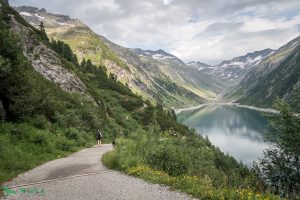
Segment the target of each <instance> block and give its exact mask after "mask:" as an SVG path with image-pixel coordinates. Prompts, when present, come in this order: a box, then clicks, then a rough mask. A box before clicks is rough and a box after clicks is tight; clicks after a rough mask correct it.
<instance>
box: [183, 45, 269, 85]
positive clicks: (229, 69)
mask: <svg viewBox="0 0 300 200" xmlns="http://www.w3.org/2000/svg"><path fill="white" fill-rule="evenodd" d="M272 53H274V50H272V49H264V50H261V51H255V52H252V53H248V54H246V55H244V56H239V57H236V58H233V59H231V60H227V61H223V62H221V63H220V64H218V65H215V66H210V65H207V64H204V63H201V62H189V63H187V64H188V65H190V66H192V67H194V68H196V69H198V70H199V71H201V72H203V73H205V74H208V75H211V76H214V77H217V78H219V79H221V80H222V81H224V84H225V85H227V86H233V85H237V84H238V83H239V81H240V80H242V79H243V77H244V76H245V75H246V74H247V73H248V72H249V71H250V70H251V68H253V67H255V66H257V65H258V64H259V63H260V62H261V61H262V60H263V59H264V58H265V57H267V56H269V55H271V54H272Z"/></svg>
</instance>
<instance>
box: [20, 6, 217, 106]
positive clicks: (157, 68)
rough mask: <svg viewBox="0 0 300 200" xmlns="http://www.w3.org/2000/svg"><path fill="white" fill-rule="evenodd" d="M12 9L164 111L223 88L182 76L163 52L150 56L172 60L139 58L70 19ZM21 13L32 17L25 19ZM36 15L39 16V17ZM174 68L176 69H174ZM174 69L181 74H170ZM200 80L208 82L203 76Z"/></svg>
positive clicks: (196, 101)
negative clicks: (162, 107)
mask: <svg viewBox="0 0 300 200" xmlns="http://www.w3.org/2000/svg"><path fill="white" fill-rule="evenodd" d="M15 9H16V10H17V11H18V12H19V13H21V14H22V12H23V17H24V18H25V19H26V20H27V21H28V22H30V23H31V24H32V25H34V26H38V25H39V23H40V21H43V22H44V24H45V28H46V32H47V33H48V35H49V37H50V38H53V39H56V40H62V41H64V42H66V43H68V44H69V45H70V47H71V48H72V50H73V51H74V52H75V53H76V54H77V56H78V58H79V60H80V61H81V60H82V58H83V56H84V57H85V58H87V59H91V61H92V62H93V63H94V64H97V65H105V66H106V67H107V69H108V72H109V73H113V74H115V75H116V76H117V79H118V80H119V81H121V82H122V83H124V84H127V85H128V86H129V88H131V89H132V90H133V91H134V92H136V93H137V94H140V95H142V96H144V97H145V98H147V99H149V100H150V101H156V102H159V103H162V104H164V105H165V106H167V107H173V106H175V107H176V106H177V107H184V106H191V105H197V104H199V103H202V102H205V101H207V100H209V99H213V98H215V96H216V93H217V91H216V90H221V89H222V85H221V84H220V83H218V82H216V81H214V80H213V79H212V78H210V83H212V84H206V82H205V81H202V80H200V78H198V77H196V76H195V75H194V78H193V80H192V81H190V80H189V78H187V75H186V74H185V73H184V69H187V68H186V65H185V64H184V63H183V62H182V61H181V60H180V59H179V58H177V57H175V56H173V55H171V54H168V53H166V52H165V51H163V50H157V51H153V53H154V52H156V54H157V55H162V54H164V55H165V56H168V57H169V58H172V59H174V60H170V62H168V63H167V62H162V61H164V60H160V58H163V57H162V56H160V57H159V56H158V57H156V59H153V58H151V60H149V59H146V58H145V57H140V56H138V55H137V54H136V52H137V50H132V49H128V48H125V47H122V46H120V45H117V44H115V43H113V42H111V41H109V40H108V39H106V38H105V37H103V36H101V35H99V34H96V33H94V32H92V30H91V29H90V28H88V27H87V26H86V25H84V24H83V23H79V22H78V21H71V20H72V19H70V18H69V17H62V18H61V19H60V18H59V17H60V16H61V15H57V14H48V15H49V16H47V13H45V10H44V9H40V10H41V11H40V10H39V9H35V8H34V9H33V8H29V9H28V8H27V7H17V8H15ZM24 12H27V13H28V12H32V13H29V14H25V15H24ZM36 12H38V13H36ZM39 12H40V13H39ZM36 14H40V15H42V16H40V17H39V15H38V16H36ZM41 17H43V18H41ZM79 38H80V39H79ZM79 40H80V42H79ZM148 53H150V51H148ZM153 61H155V62H153ZM149 62H151V63H149ZM175 65H178V66H177V67H175ZM181 68H184V69H181ZM175 69H176V70H179V71H180V73H175V74H174V73H173V72H170V70H175ZM188 70H189V71H191V70H190V69H188ZM188 73H191V72H188ZM176 74H177V75H176ZM179 74H180V75H179ZM201 79H207V78H206V76H204V74H203V75H202V77H201ZM199 81H200V82H199ZM194 82H196V83H194ZM210 85H212V88H211V87H210Z"/></svg>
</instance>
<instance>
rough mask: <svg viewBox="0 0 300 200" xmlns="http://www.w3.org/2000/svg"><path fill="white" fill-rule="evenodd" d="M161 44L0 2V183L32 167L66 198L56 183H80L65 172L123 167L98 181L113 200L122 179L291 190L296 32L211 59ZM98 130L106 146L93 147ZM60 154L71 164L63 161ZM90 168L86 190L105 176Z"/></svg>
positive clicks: (217, 189)
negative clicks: (132, 41) (133, 41)
mask: <svg viewBox="0 0 300 200" xmlns="http://www.w3.org/2000/svg"><path fill="white" fill-rule="evenodd" d="M114 3H120V2H119V1H115V2H114ZM172 3H177V2H173V1H170V2H164V3H163V6H165V7H168V4H172ZM74 4H75V2H74ZM87 4H88V3H87ZM100 4H101V3H100ZM116 8H118V7H116ZM63 13H64V12H63ZM103 13H104V14H105V12H103ZM103 13H100V14H103ZM106 14H107V13H106ZM123 17H125V15H123ZM164 19H165V18H164ZM166 20H168V19H166ZM175 21H176V20H175ZM187 23H188V24H187V26H193V25H195V22H194V21H193V20H192V19H188V22H187ZM242 24H243V23H240V24H239V25H241V26H242ZM218 25H220V24H212V26H210V25H209V26H207V31H208V32H210V29H211V28H212V29H214V27H215V26H218ZM221 25H222V26H223V25H224V24H221ZM148 28H149V27H148ZM167 28H168V27H166V29H167ZM181 28H182V29H185V28H186V27H181ZM248 28H249V27H248ZM189 30H191V29H189ZM213 32H214V31H213ZM210 33H211V32H210ZM152 34H154V33H152ZM218 34H219V33H218ZM171 36H172V37H174V35H173V34H170V37H171ZM182 36H183V38H185V35H182ZM200 36H201V34H200V35H199V34H198V33H197V34H195V35H194V36H193V40H194V39H195V38H197V37H198V38H199V37H200ZM222 37H223V36H222V34H221V33H220V34H219V35H218V37H217V38H216V40H214V41H210V42H209V43H208V44H209V45H213V44H214V42H216V41H218V40H219V39H220V38H222ZM182 40H183V39H182ZM191 40H192V39H191ZM196 40H197V39H196ZM174 41H176V42H178V40H174ZM179 41H180V42H183V41H181V39H180V40H179ZM151 42H152V41H151ZM156 47H157V46H156ZM173 47H174V46H173ZM160 48H162V47H158V48H156V49H152V50H147V49H146V48H145V49H142V48H139V47H138V46H137V47H134V48H128V47H125V45H124V46H122V45H119V44H117V43H115V42H113V41H111V40H110V39H109V37H104V36H103V35H101V33H98V32H96V31H94V27H92V26H91V27H89V26H88V25H86V24H85V23H84V22H83V21H81V20H80V19H74V18H72V16H68V15H65V14H55V13H50V12H49V11H47V10H46V9H44V8H36V7H31V6H15V7H11V6H10V5H9V2H8V1H6V0H0V67H1V68H0V79H1V83H0V121H1V122H0V163H1V164H0V184H1V185H4V186H7V187H9V186H12V187H18V186H16V185H14V184H12V183H14V182H18V181H21V182H22V177H25V178H26V177H27V175H28V171H29V170H32V171H30V173H29V175H30V176H28V177H27V178H26V180H25V179H24V180H25V182H26V183H28V184H35V183H33V182H32V181H31V180H34V181H36V183H37V184H41V183H42V182H40V181H53V180H54V179H55V181H58V183H59V184H53V183H49V184H45V187H46V186H47V187H46V188H47V189H49V196H45V197H46V198H49V199H56V198H62V199H63V198H64V197H62V196H60V195H57V194H63V195H66V197H65V199H70V198H73V197H74V195H73V192H74V191H73V190H72V189H71V188H70V187H69V188H68V187H66V185H68V184H73V183H74V184H76V185H77V186H78V185H82V183H81V182H80V181H75V180H73V181H72V180H67V181H65V182H64V181H63V180H64V179H69V178H70V177H69V176H72V175H75V176H76V178H77V176H78V177H80V176H85V174H84V172H85V170H87V171H86V172H91V171H90V170H92V173H94V172H95V173H98V172H97V170H96V171H94V169H96V168H97V169H98V168H99V166H100V168H101V170H104V171H106V170H108V169H110V170H109V171H111V172H114V173H115V174H119V172H117V171H120V172H122V175H120V176H119V175H118V176H116V177H117V179H116V180H114V183H117V182H118V180H119V179H120V180H125V181H124V183H123V184H120V185H117V186H112V185H108V187H103V188H102V189H103V190H101V191H103V192H104V193H105V195H106V196H107V197H108V198H111V199H113V198H114V197H112V195H111V193H112V192H113V191H114V190H116V191H117V192H116V195H117V197H116V199H122V194H124V190H127V189H126V187H128V185H126V182H127V181H128V182H131V181H132V183H134V184H137V188H143V190H145V191H146V193H147V188H152V189H151V191H149V193H147V194H149V195H146V196H148V197H149V199H155V198H157V193H159V194H161V195H162V196H164V195H167V196H168V197H166V199H172V196H174V197H178V198H179V199H185V198H189V197H191V198H199V199H228V200H231V199H234V200H239V199H257V200H258V199H270V200H279V199H282V198H287V199H297V195H298V194H299V191H300V189H299V185H298V179H297V178H299V175H300V173H299V170H298V169H299V167H298V166H300V165H299V159H298V158H299V152H300V151H299V146H300V145H299V142H300V135H299V130H300V126H299V124H300V123H299V118H298V117H297V116H298V115H295V114H294V113H300V104H299V100H300V36H299V37H296V38H294V39H293V40H291V41H290V42H288V43H286V44H284V45H283V46H281V47H279V48H272V49H271V48H266V49H262V50H257V51H252V52H249V53H245V54H244V55H241V56H237V57H234V58H232V59H231V58H226V59H225V60H224V61H221V62H219V63H218V64H214V65H209V64H206V63H204V62H202V61H201V59H199V60H200V61H199V60H196V59H195V61H193V59H191V58H188V59H187V55H188V54H180V53H178V52H179V51H176V48H170V49H171V50H170V49H169V50H170V52H172V53H169V52H167V51H165V50H162V49H160ZM215 48H216V55H215V56H216V57H217V56H220V54H217V48H218V47H217V46H215ZM237 48H241V47H240V46H239V47H237ZM264 48H265V47H264ZM193 49H197V48H196V47H192V48H191V47H190V48H187V51H189V50H193ZM233 49H234V47H232V48H231V47H230V48H229V49H228V51H231V50H233ZM245 49H246V47H245ZM177 50H178V49H177ZM226 50H227V49H226ZM226 50H225V49H224V51H226ZM208 51H209V50H208ZM198 53H199V54H200V53H203V54H205V53H207V52H203V51H202V52H200V51H199V52H198ZM228 53H230V52H228ZM175 55H178V56H175ZM181 55H182V56H183V58H184V59H181V58H180V57H181ZM191 55H193V54H191ZM206 55H207V54H206ZM222 55H223V54H222ZM224 55H225V54H224ZM209 57H210V56H209ZM194 58H197V56H194ZM207 60H212V59H207ZM99 129H100V130H101V132H102V133H103V141H102V142H103V143H105V145H104V146H100V145H99V146H94V143H95V132H96V130H99ZM110 143H112V145H111V144H110ZM78 151H79V152H78ZM75 152H78V153H75ZM73 153H75V154H73ZM70 154H72V155H71V156H70ZM89 156H91V158H92V160H90V161H92V162H91V163H90V164H91V165H90V166H87V165H88V164H86V162H87V163H88V162H89V160H88V158H89ZM62 157H65V158H62ZM69 159H71V160H72V162H74V163H75V164H74V163H72V166H68V164H67V163H65V162H64V160H66V161H67V160H69ZM272 159H275V160H276V163H275V164H274V162H273V163H272V164H271V165H272V166H271V165H269V162H271V161H272ZM51 160H53V161H51ZM48 161H50V162H48ZM253 161H255V163H253ZM46 162H47V163H46ZM43 163H46V164H45V165H42V168H43V166H49V163H50V166H51V163H58V164H57V165H55V167H54V168H53V167H50V171H49V173H48V175H47V176H48V177H44V176H43V175H42V176H39V167H37V166H39V165H41V164H43ZM76 163H77V164H78V165H76ZM250 163H251V165H250ZM273 165H274V166H275V168H272V167H273ZM270 166H271V167H270ZM60 167H61V168H60ZM276 167H278V168H276ZM107 168H108V169H107ZM266 169H267V170H266ZM269 169H272V170H274V171H270V170H269ZM268 170H269V171H268ZM24 172H25V173H24ZM114 173H112V174H107V175H106V176H107V178H108V179H113V175H114ZM26 174H27V175H26ZM92 175H95V174H92ZM277 175H278V177H279V175H280V177H279V178H278V177H277ZM17 176H19V177H17ZM130 176H133V177H137V178H141V179H144V180H146V181H149V182H150V183H147V184H145V182H143V181H142V180H139V179H134V178H133V177H130ZM32 177H37V179H35V178H33V179H32ZM41 177H42V178H41ZM95 177H96V178H97V181H92V180H91V178H84V177H83V178H80V179H78V180H81V181H82V180H84V181H86V182H85V183H84V186H85V187H86V188H92V189H91V190H90V189H88V190H89V191H91V192H89V195H90V194H91V193H93V195H91V197H92V198H93V199H97V198H99V196H98V195H97V192H96V191H98V192H99V191H100V190H97V184H96V183H98V184H103V181H102V180H101V175H99V174H97V175H95ZM274 177H276V179H274ZM287 177H288V178H287ZM294 177H295V178H294ZM52 178H53V180H52ZM71 178H74V177H71ZM11 179H13V180H12V181H11V182H7V181H9V180H11ZM40 179H41V180H40ZM56 179H57V180H56ZM21 182H20V183H21ZM151 183H158V184H162V185H166V186H167V187H166V188H169V189H168V190H167V189H166V192H164V193H160V192H159V191H160V189H163V190H165V187H159V188H155V187H152V186H153V184H151ZM279 183H280V184H279ZM281 183H284V184H282V185H281ZM144 184H145V185H144ZM274 184H275V185H278V184H279V185H280V187H274ZM57 185H59V186H60V188H57ZM76 185H73V186H74V187H77V186H76ZM143 185H144V186H145V187H144V186H143ZM141 186H143V187H141ZM154 186H155V185H154ZM53 188H55V190H57V191H54V189H53ZM61 188H67V189H66V192H65V191H63V190H62V189H61ZM169 190H170V191H169ZM3 191H4V192H5V194H4V195H6V196H8V195H7V191H9V190H8V189H7V188H6V189H3ZM176 191H181V192H184V193H186V194H187V195H191V196H188V197H186V196H185V195H186V194H181V193H176ZM83 194H84V192H82V191H81V192H79V196H80V195H83ZM0 196H1V193H0ZM58 196H59V197H58ZM75 196H76V195H75ZM123 197H124V196H123ZM132 197H134V198H136V199H138V198H139V197H140V195H139V194H138V191H137V190H130V193H128V194H126V195H125V197H124V199H131V198H132ZM143 197H145V196H143ZM150 197H151V198H150ZM22 198H23V197H22ZM22 198H21V199H22ZM74 198H75V199H76V198H79V197H78V196H76V197H74ZM83 198H84V197H83ZM145 198H146V197H145Z"/></svg>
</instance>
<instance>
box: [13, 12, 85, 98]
mask: <svg viewBox="0 0 300 200" xmlns="http://www.w3.org/2000/svg"><path fill="white" fill-rule="evenodd" d="M11 24H12V31H13V32H14V33H15V34H16V35H19V36H20V39H21V42H22V43H23V45H21V46H23V47H24V49H23V52H24V55H25V56H26V57H27V58H28V60H30V61H31V63H32V66H33V67H34V69H35V70H36V71H37V72H39V73H40V74H41V75H43V77H44V78H46V79H47V80H49V81H52V82H54V83H56V84H57V85H59V86H60V87H61V88H62V89H63V90H65V91H68V92H77V93H80V94H84V95H86V96H87V97H88V98H89V99H91V97H90V96H89V95H88V94H87V92H86V86H85V85H84V83H83V82H82V81H81V80H80V78H79V77H77V76H76V75H75V74H74V73H73V72H71V71H69V70H67V69H66V68H63V65H64V63H62V61H61V58H60V57H59V56H58V55H57V54H56V53H55V52H54V51H52V50H51V49H49V48H48V47H46V46H45V45H44V44H43V43H41V42H40V41H39V39H38V38H36V35H35V34H34V33H33V30H32V29H31V28H29V27H25V26H23V25H22V24H20V23H18V22H17V21H16V20H15V19H14V17H12V20H11Z"/></svg>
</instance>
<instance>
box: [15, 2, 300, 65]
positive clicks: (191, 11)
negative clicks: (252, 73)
mask: <svg viewBox="0 0 300 200" xmlns="http://www.w3.org/2000/svg"><path fill="white" fill-rule="evenodd" d="M10 2H11V4H12V5H31V6H36V7H40V8H42V7H44V8H46V9H47V10H48V11H50V12H53V13H60V14H67V15H70V16H71V17H72V18H78V19H80V20H82V21H83V22H84V23H86V24H87V25H89V26H90V27H91V28H92V29H93V30H94V31H95V32H97V33H98V34H101V35H104V36H105V37H107V38H108V39H110V40H112V41H114V42H116V43H118V44H120V45H123V46H126V47H130V48H137V47H139V48H144V49H152V50H155V49H164V50H166V51H169V52H171V53H173V54H175V55H176V56H178V57H180V58H181V59H183V60H184V61H191V60H199V61H202V62H207V63H208V64H217V63H219V62H221V61H222V60H226V59H231V58H232V57H236V56H239V55H241V54H246V53H248V52H252V51H256V50H261V49H265V48H278V47H280V46H281V45H284V44H285V43H286V42H288V41H289V40H291V39H293V38H294V37H296V36H298V35H300V34H299V33H300V30H299V27H300V26H299V24H300V2H299V0H285V1H282V0H264V1H261V0H243V1H241V0H230V1H224V0H210V1H207V0H143V1H140V0H105V1H97V0H89V1H86V0H76V1H74V0H54V1H50V0H11V1H10Z"/></svg>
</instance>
